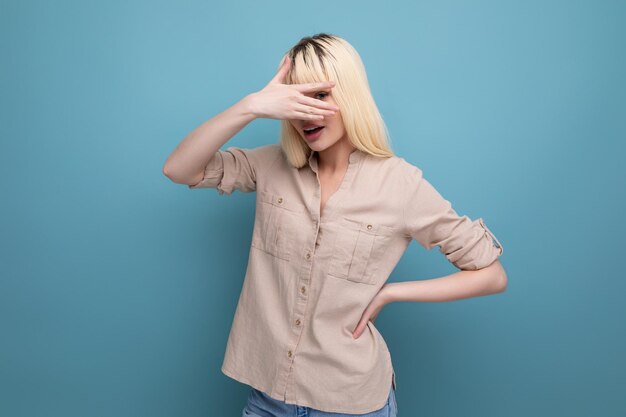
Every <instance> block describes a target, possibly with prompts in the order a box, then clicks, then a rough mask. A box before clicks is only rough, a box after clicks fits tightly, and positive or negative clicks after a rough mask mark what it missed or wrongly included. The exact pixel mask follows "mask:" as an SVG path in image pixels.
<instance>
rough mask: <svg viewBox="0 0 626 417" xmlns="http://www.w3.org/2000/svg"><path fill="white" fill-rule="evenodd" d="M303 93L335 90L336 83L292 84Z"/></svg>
mask: <svg viewBox="0 0 626 417" xmlns="http://www.w3.org/2000/svg"><path fill="white" fill-rule="evenodd" d="M292 85H293V86H294V87H296V89H297V90H298V91H300V92H301V93H307V92H310V91H314V90H322V89H324V88H333V87H334V86H335V82H334V81H332V80H331V81H324V82H321V83H304V84H292Z"/></svg>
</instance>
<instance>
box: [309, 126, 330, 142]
mask: <svg viewBox="0 0 626 417" xmlns="http://www.w3.org/2000/svg"><path fill="white" fill-rule="evenodd" d="M324 129H326V128H325V127H323V128H321V129H320V130H316V131H315V132H313V133H306V132H305V133H304V138H305V139H307V140H313V139H317V138H319V137H320V135H321V134H322V131H323V130H324Z"/></svg>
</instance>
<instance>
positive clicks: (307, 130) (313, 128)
mask: <svg viewBox="0 0 626 417" xmlns="http://www.w3.org/2000/svg"><path fill="white" fill-rule="evenodd" d="M318 127H323V126H315V127H312V128H309V129H304V131H305V132H310V131H312V130H315V129H317V128H318Z"/></svg>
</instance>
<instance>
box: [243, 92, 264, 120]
mask: <svg viewBox="0 0 626 417" xmlns="http://www.w3.org/2000/svg"><path fill="white" fill-rule="evenodd" d="M240 104H241V109H242V112H243V113H244V115H245V116H247V117H250V118H251V119H257V118H260V117H261V115H260V114H259V112H258V110H257V108H256V93H250V94H248V95H247V96H245V97H244V98H243V99H242V100H241V102H240Z"/></svg>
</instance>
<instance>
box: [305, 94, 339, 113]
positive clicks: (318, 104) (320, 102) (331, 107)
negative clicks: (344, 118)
mask: <svg viewBox="0 0 626 417" xmlns="http://www.w3.org/2000/svg"><path fill="white" fill-rule="evenodd" d="M298 102H299V103H302V104H306V105H309V106H312V107H319V108H321V109H326V110H335V111H339V107H338V106H335V105H333V104H330V103H327V102H325V101H323V100H319V99H316V98H313V97H308V96H304V95H302V96H300V97H299V99H298Z"/></svg>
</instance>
